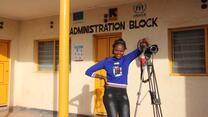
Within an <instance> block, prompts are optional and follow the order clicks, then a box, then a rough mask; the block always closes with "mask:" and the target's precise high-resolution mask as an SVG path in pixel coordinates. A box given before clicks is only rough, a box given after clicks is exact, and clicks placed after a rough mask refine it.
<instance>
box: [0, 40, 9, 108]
mask: <svg viewBox="0 0 208 117" xmlns="http://www.w3.org/2000/svg"><path fill="white" fill-rule="evenodd" d="M9 48H10V42H9V41H3V40H0V106H5V105H7V104H8V86H9V85H8V84H9Z"/></svg>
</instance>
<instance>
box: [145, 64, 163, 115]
mask: <svg viewBox="0 0 208 117" xmlns="http://www.w3.org/2000/svg"><path fill="white" fill-rule="evenodd" d="M147 72H148V79H149V89H150V91H149V92H150V97H151V103H152V106H153V114H154V117H163V115H162V109H161V106H160V104H161V101H160V95H159V90H158V85H157V80H156V75H155V71H154V66H153V64H150V65H148V66H147Z"/></svg>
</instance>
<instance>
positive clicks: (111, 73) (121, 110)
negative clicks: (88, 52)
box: [85, 38, 142, 117]
mask: <svg viewBox="0 0 208 117" xmlns="http://www.w3.org/2000/svg"><path fill="white" fill-rule="evenodd" d="M126 49H127V48H126V43H125V41H124V40H123V39H121V38H120V39H117V40H115V41H114V44H113V55H114V56H113V57H109V58H106V59H104V60H101V61H100V62H98V63H97V64H95V65H93V66H92V67H90V68H89V69H87V71H86V73H85V74H86V75H88V76H90V77H94V78H100V79H104V80H105V83H106V84H105V92H104V96H103V102H104V105H105V108H106V111H107V115H108V117H116V115H117V114H118V115H119V117H130V108H129V99H128V95H127V91H126V87H127V84H128V80H127V77H128V68H129V64H130V63H131V62H132V61H133V60H134V59H135V58H136V57H138V56H139V55H140V54H141V52H142V50H141V49H140V48H137V49H135V50H134V51H132V52H130V53H129V54H127V55H124V51H125V50H126ZM100 69H105V70H106V72H107V77H105V76H103V75H99V74H96V73H95V72H96V71H97V70H100Z"/></svg>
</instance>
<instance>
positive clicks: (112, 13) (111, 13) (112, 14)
mask: <svg viewBox="0 0 208 117" xmlns="http://www.w3.org/2000/svg"><path fill="white" fill-rule="evenodd" d="M117 16H118V9H117V8H110V9H109V10H108V14H104V22H105V23H107V22H108V21H116V20H117V19H118V18H117Z"/></svg>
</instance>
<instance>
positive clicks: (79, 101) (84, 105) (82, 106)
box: [69, 85, 94, 115]
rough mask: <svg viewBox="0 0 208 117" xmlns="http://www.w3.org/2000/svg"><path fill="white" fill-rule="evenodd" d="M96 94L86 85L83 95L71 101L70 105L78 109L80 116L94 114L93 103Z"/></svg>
mask: <svg viewBox="0 0 208 117" xmlns="http://www.w3.org/2000/svg"><path fill="white" fill-rule="evenodd" d="M93 94H94V92H93V91H91V92H90V90H89V85H84V86H83V88H82V93H81V94H79V95H78V96H76V97H74V98H73V99H71V100H70V101H69V104H70V105H72V106H75V107H77V113H78V114H88V115H90V114H92V113H93V112H91V106H92V105H91V102H92V96H93Z"/></svg>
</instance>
